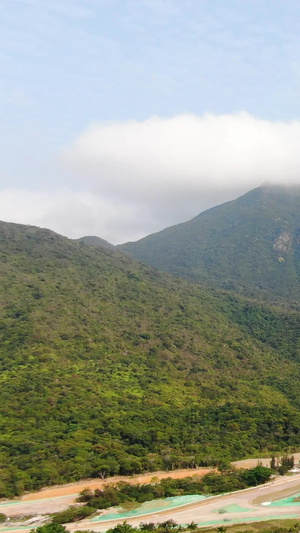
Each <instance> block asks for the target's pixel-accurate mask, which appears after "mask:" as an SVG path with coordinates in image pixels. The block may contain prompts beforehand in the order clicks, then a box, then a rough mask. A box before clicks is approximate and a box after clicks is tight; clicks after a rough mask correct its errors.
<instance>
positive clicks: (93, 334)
mask: <svg viewBox="0 0 300 533" xmlns="http://www.w3.org/2000/svg"><path fill="white" fill-rule="evenodd" d="M0 230H1V240H0V247H1V250H0V253H1V266H0V269H1V270H0V273H1V285H0V290H1V300H0V301H1V317H0V335H1V361H0V362H1V374H0V458H1V469H0V495H1V496H11V495H13V494H20V493H21V492H23V491H24V490H32V489H37V488H39V487H41V486H43V485H46V484H47V485H49V484H53V483H61V482H66V481H73V480H77V479H80V478H85V477H93V476H99V475H103V476H105V475H108V474H116V473H120V474H130V473H134V472H139V471H142V470H147V469H149V470H155V469H159V468H167V469H171V468H175V467H186V466H190V467H192V466H195V465H205V464H215V463H218V462H222V461H226V460H229V459H238V458H242V457H244V456H245V455H247V454H256V453H263V452H267V451H269V452H270V451H274V450H282V449H286V448H287V447H295V446H299V444H300V436H299V428H300V385H299V369H300V358H299V338H300V321H299V315H298V314H297V313H296V312H287V311H282V310H280V309H273V308H271V307H264V306H262V305H257V304H256V303H254V302H251V301H247V300H243V299H241V298H239V297H236V296H232V295H229V294H226V293H223V294H222V293H221V292H218V291H217V290H213V289H211V290H209V289H205V288H202V287H200V286H199V285H196V284H194V285H193V284H191V283H188V282H187V281H184V280H178V279H175V278H172V277H171V276H168V275H166V274H163V273H160V272H158V271H156V270H155V269H153V268H152V267H147V266H143V265H141V264H139V263H137V262H135V260H133V259H131V258H130V257H128V256H126V255H123V254H121V253H119V252H115V251H111V250H108V249H104V248H103V249H102V248H96V247H94V246H89V245H86V244H84V243H78V242H74V241H71V240H68V239H66V238H64V237H61V236H59V235H57V234H55V233H53V232H51V231H48V230H43V229H39V228H35V227H28V226H21V225H17V224H8V223H1V225H0Z"/></svg>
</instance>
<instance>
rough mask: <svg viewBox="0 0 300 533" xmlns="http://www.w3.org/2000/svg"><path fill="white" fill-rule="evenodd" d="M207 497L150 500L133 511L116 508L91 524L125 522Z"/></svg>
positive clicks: (193, 496)
mask: <svg viewBox="0 0 300 533" xmlns="http://www.w3.org/2000/svg"><path fill="white" fill-rule="evenodd" d="M207 497H208V496H201V495H200V494H193V495H190V494H189V495H186V496H174V497H171V498H164V499H161V500H152V501H149V502H145V503H143V504H142V505H141V506H140V507H138V508H137V509H134V510H133V511H124V510H123V509H122V508H117V509H116V511H114V512H112V513H108V514H105V515H101V516H97V517H95V518H93V522H103V521H106V520H117V519H122V518H123V519H124V520H125V519H126V518H134V517H136V516H142V515H146V514H151V513H156V512H159V511H165V510H167V509H173V508H174V507H179V506H180V505H186V504H188V503H193V502H200V501H201V500H205V499H206V498H207Z"/></svg>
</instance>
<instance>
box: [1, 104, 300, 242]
mask: <svg viewBox="0 0 300 533" xmlns="http://www.w3.org/2000/svg"><path fill="white" fill-rule="evenodd" d="M299 143H300V122H299V121H293V122H271V121H267V120H263V119H260V118H256V117H253V116H251V115H249V114H248V113H245V112H241V113H236V114H227V115H219V116H218V115H213V114H208V113H207V114H205V115H203V116H196V115H192V114H184V115H178V116H175V117H172V118H160V117H152V118H149V119H147V120H145V121H140V122H139V121H133V120H132V121H125V122H105V123H94V124H92V125H91V126H90V127H88V128H87V129H86V130H85V131H83V133H82V134H81V135H80V136H79V137H78V138H77V139H76V140H75V141H74V142H73V143H72V144H71V145H70V146H68V147H65V148H64V149H62V151H61V158H62V161H63V165H64V168H65V170H66V173H67V174H68V183H67V181H66V184H65V185H64V186H63V187H62V188H61V189H60V190H52V191H51V193H46V192H45V193H43V194H42V195H40V196H41V197H39V199H38V202H37V201H36V198H34V197H35V196H36V194H37V193H34V194H33V193H32V194H31V193H30V192H27V193H26V194H25V195H24V198H23V200H22V201H21V204H22V205H21V206H20V209H21V211H22V210H23V211H24V210H25V211H28V212H30V214H31V219H30V222H31V223H38V224H41V223H42V224H44V225H45V226H48V227H51V228H53V229H55V230H56V231H61V232H63V233H65V234H67V235H70V236H80V235H83V234H84V233H89V234H91V233H93V234H95V233H96V234H97V235H99V236H101V237H103V238H106V239H108V240H110V241H112V242H115V243H117V242H122V241H125V240H134V239H137V238H139V237H141V236H143V235H146V234H147V233H151V232H153V231H157V230H159V229H162V228H163V227H165V226H167V225H171V224H175V223H177V222H181V221H184V220H187V219H188V218H191V217H193V216H194V215H196V214H198V213H199V212H200V211H202V210H204V209H206V208H208V207H211V206H213V205H216V204H218V203H222V202H223V201H226V200H229V199H232V198H234V197H237V196H239V195H240V194H242V193H244V192H246V191H247V190H249V189H251V188H253V187H256V186H259V185H261V184H262V183H264V182H266V181H269V182H271V183H283V184H291V183H297V182H300V151H299ZM70 178H71V181H70ZM20 195H22V193H21V192H20V191H19V192H18V194H17V195H16V196H15V199H16V198H19V196H20ZM3 198H4V197H3V193H2V202H4V199H3ZM15 199H14V200H13V195H8V194H7V193H6V197H5V201H6V203H7V202H8V203H7V205H8V206H11V209H12V210H14V207H13V203H14V202H15ZM0 203H1V196H0ZM17 203H18V202H17ZM19 203H20V202H19ZM16 210H17V208H15V211H16ZM41 211H42V213H41ZM27 218H28V217H27ZM10 219H11V220H19V218H16V217H14V216H11V217H10ZM22 221H24V218H23V219H22ZM25 222H26V220H25Z"/></svg>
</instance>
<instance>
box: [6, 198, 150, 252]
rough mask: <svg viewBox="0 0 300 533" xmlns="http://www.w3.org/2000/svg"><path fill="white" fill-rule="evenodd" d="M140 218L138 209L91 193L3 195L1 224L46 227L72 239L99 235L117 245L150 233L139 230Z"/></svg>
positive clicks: (142, 227) (145, 229)
mask: <svg viewBox="0 0 300 533" xmlns="http://www.w3.org/2000/svg"><path fill="white" fill-rule="evenodd" d="M139 216H141V213H140V212H138V210H137V209H136V208H135V207H134V206H128V205H122V204H120V203H118V202H115V201H114V200H111V201H110V200H108V199H102V198H101V197H100V196H98V195H97V194H91V193H90V192H87V191H80V192H74V191H72V190H68V189H57V190H54V191H52V192H46V191H42V192H33V191H26V190H24V189H23V190H22V189H4V190H2V191H0V219H1V220H5V221H7V222H15V223H19V224H31V225H34V226H39V227H46V228H49V229H52V230H53V231H56V232H57V233H60V234H62V235H66V236H68V237H71V238H78V237H83V236H84V235H98V236H101V237H102V238H104V239H107V240H108V241H110V242H113V243H117V242H120V240H121V241H122V240H123V241H124V240H126V239H127V237H128V234H132V233H134V234H135V235H136V237H137V238H139V237H141V236H143V235H145V232H146V231H147V228H146V227H145V226H143V225H142V226H141V229H140V230H139V229H138V228H137V227H136V220H138V218H139Z"/></svg>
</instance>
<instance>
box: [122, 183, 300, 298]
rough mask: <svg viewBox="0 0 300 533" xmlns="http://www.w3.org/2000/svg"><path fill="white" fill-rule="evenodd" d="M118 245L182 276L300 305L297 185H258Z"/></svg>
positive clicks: (133, 254) (141, 259)
mask: <svg viewBox="0 0 300 533" xmlns="http://www.w3.org/2000/svg"><path fill="white" fill-rule="evenodd" d="M119 248H120V249H121V250H123V251H125V252H126V253H128V254H130V255H132V256H133V257H135V258H136V259H138V260H139V261H142V262H144V263H147V264H150V265H153V266H155V267H157V268H159V269H161V270H164V271H166V272H170V273H171V274H174V275H176V276H180V277H183V278H185V279H188V280H191V281H196V282H201V283H205V284H207V285H210V286H213V287H220V288H223V289H226V290H233V291H235V292H239V293H242V294H244V295H247V296H250V297H255V298H259V299H265V300H268V301H281V302H282V301H288V302H289V305H293V304H295V305H297V306H298V305H299V303H300V186H293V187H279V186H263V187H259V188H258V189H254V190H253V191H250V192H249V193H247V194H245V195H244V196H242V197H241V198H238V199H237V200H233V201H231V202H227V203H225V204H223V205H220V206H217V207H214V208H212V209H209V210H208V211H205V212H203V213H200V215H198V216H197V217H195V218H193V219H192V220H190V221H189V222H185V223H183V224H179V225H177V226H172V227H170V228H167V229H165V230H163V231H161V232H159V233H155V234H153V235H149V236H148V237H145V238H144V239H141V240H140V241H137V242H132V243H126V244H123V245H121V246H119Z"/></svg>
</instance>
